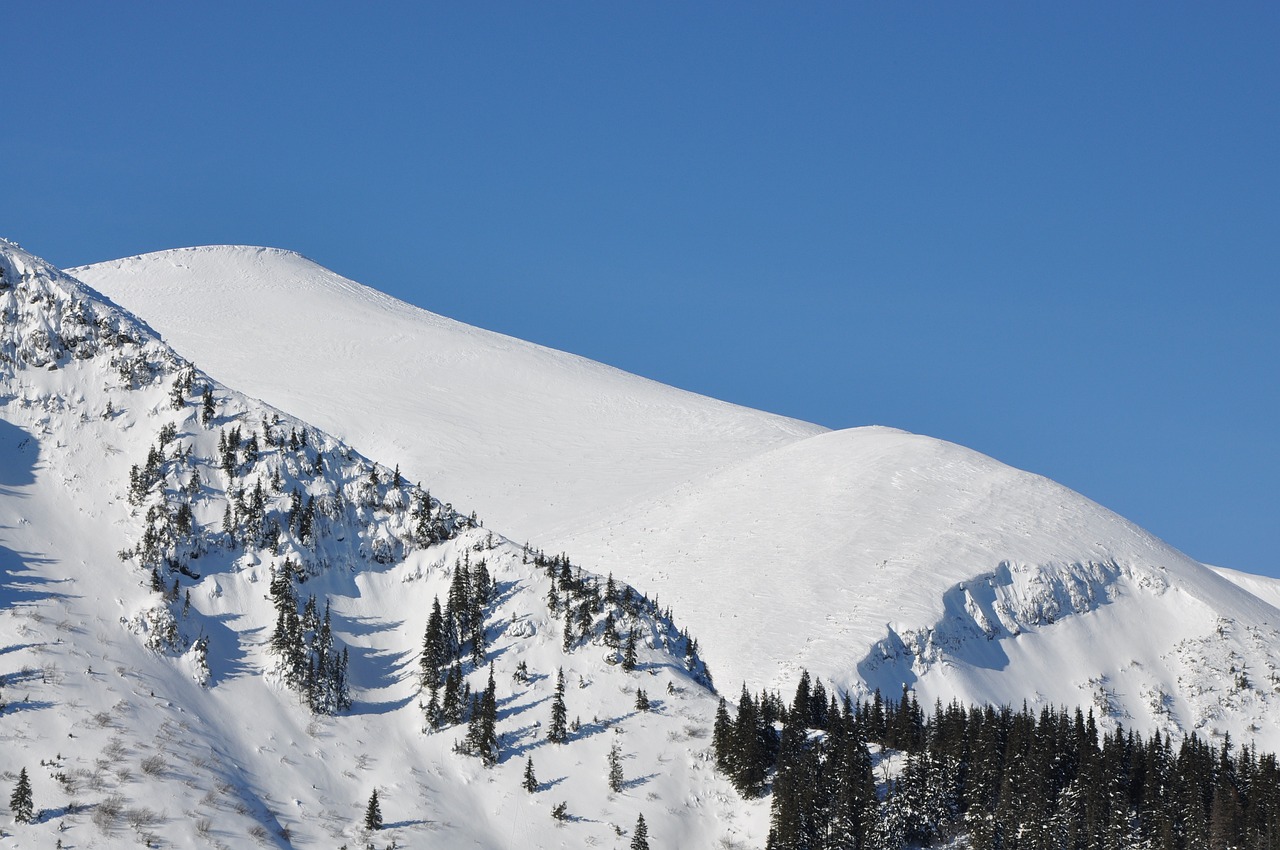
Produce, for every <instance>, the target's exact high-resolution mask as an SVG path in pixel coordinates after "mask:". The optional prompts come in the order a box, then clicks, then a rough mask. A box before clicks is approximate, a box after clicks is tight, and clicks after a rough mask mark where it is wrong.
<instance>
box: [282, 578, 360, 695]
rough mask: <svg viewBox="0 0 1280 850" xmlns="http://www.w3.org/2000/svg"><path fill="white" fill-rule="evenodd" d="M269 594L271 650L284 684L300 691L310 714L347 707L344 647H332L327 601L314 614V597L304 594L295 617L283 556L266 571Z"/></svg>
mask: <svg viewBox="0 0 1280 850" xmlns="http://www.w3.org/2000/svg"><path fill="white" fill-rule="evenodd" d="M271 598H272V601H273V602H274V603H275V607H276V626H275V630H274V631H273V632H272V633H271V649H272V651H274V652H275V653H276V657H277V658H279V659H280V666H281V671H282V673H283V675H284V680H285V684H287V685H288V686H289V687H291V688H293V689H294V690H296V691H298V692H299V693H301V694H302V697H303V699H304V700H305V701H306V703H307V707H308V708H309V709H310V710H311V711H312V712H313V713H315V714H338V713H339V712H342V711H345V710H346V709H348V708H350V707H351V696H350V691H349V688H348V685H347V665H348V654H347V649H346V648H345V647H343V648H342V650H341V651H338V647H337V643H336V641H335V639H334V637H333V627H332V621H331V614H330V610H329V603H328V601H327V600H326V601H325V606H324V617H323V618H320V617H319V616H318V614H317V611H318V607H317V604H316V598H315V596H310V597H308V598H307V602H306V605H305V606H304V607H303V611H302V615H301V616H299V615H298V601H297V597H296V596H295V594H294V591H293V580H292V577H291V569H290V565H289V563H288V562H287V561H286V562H285V566H284V567H283V568H282V569H279V570H274V571H273V572H272V578H271Z"/></svg>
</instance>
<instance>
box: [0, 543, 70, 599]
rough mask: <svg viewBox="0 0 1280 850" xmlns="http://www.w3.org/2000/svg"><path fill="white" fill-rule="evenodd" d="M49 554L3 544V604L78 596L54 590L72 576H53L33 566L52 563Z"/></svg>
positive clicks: (0, 582) (0, 558)
mask: <svg viewBox="0 0 1280 850" xmlns="http://www.w3.org/2000/svg"><path fill="white" fill-rule="evenodd" d="M52 563H53V561H52V560H51V559H49V558H44V557H40V556H38V555H34V554H31V553H21V552H16V551H14V550H13V549H10V548H9V547H8V546H3V545H0V607H4V608H10V607H15V606H18V605H33V604H35V603H37V602H43V601H45V600H46V599H57V600H63V601H65V600H70V599H79V598H80V597H79V596H76V595H75V594H71V593H66V592H64V591H60V590H54V589H53V588H55V587H56V586H58V585H63V584H69V583H70V579H52V578H46V577H45V576H42V575H38V574H36V573H35V572H34V571H33V570H32V567H33V566H36V565H47V564H52Z"/></svg>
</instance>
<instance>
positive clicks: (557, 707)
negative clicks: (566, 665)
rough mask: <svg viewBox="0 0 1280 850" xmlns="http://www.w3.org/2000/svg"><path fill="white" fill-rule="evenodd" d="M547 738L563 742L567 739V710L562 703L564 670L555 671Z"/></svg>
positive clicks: (558, 742) (553, 741)
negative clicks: (553, 693)
mask: <svg viewBox="0 0 1280 850" xmlns="http://www.w3.org/2000/svg"><path fill="white" fill-rule="evenodd" d="M547 740H548V741H550V742H551V743H553V744H563V743H564V742H565V741H567V740H569V712H568V710H567V709H566V708H565V704H564V670H563V668H562V669H560V670H557V671H556V692H555V695H554V696H553V697H552V698H551V722H550V723H549V724H548V725H547Z"/></svg>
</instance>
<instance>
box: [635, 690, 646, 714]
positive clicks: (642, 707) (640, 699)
mask: <svg viewBox="0 0 1280 850" xmlns="http://www.w3.org/2000/svg"><path fill="white" fill-rule="evenodd" d="M648 710H649V695H648V694H646V693H645V692H644V688H636V711H648Z"/></svg>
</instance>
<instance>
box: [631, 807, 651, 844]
mask: <svg viewBox="0 0 1280 850" xmlns="http://www.w3.org/2000/svg"><path fill="white" fill-rule="evenodd" d="M631 850H649V825H648V824H647V823H645V822H644V815H640V816H639V817H637V818H636V828H635V829H633V830H632V831H631Z"/></svg>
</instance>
